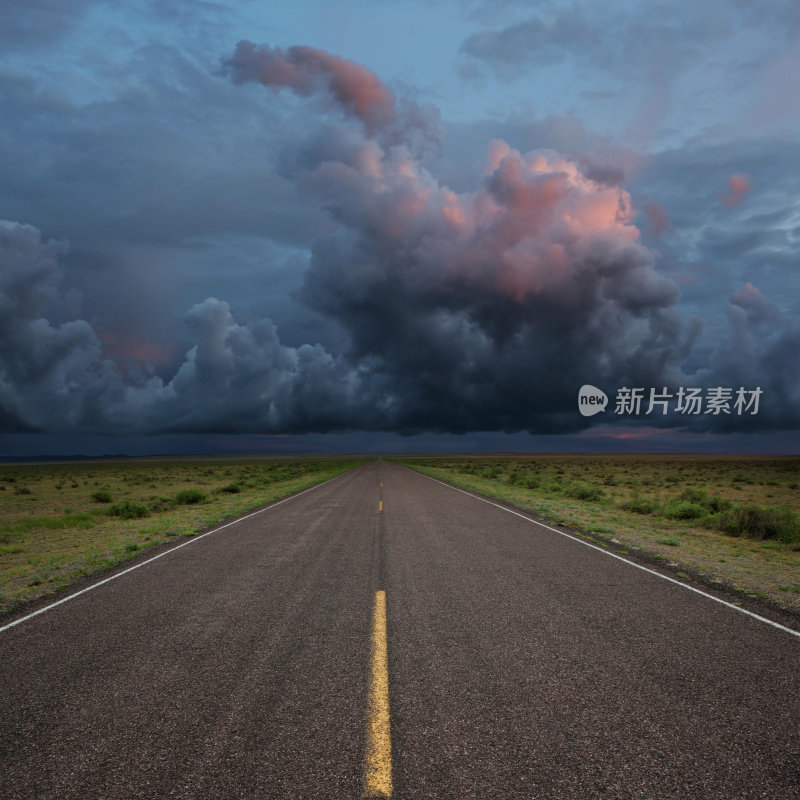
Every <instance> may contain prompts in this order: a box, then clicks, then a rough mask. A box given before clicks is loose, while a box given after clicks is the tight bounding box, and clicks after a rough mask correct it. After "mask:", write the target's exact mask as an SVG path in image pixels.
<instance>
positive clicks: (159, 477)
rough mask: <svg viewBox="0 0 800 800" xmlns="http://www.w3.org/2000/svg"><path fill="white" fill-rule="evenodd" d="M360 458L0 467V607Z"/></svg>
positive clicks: (58, 588) (320, 477) (326, 475)
mask: <svg viewBox="0 0 800 800" xmlns="http://www.w3.org/2000/svg"><path fill="white" fill-rule="evenodd" d="M359 463H363V462H362V461H358V460H355V459H349V460H348V459H336V460H334V459H320V458H313V457H309V458H294V459H279V458H260V459H258V458H250V459H244V458H238V459H237V458H223V457H219V458H197V459H189V458H183V459H176V460H161V459H150V460H144V459H131V460H124V461H123V460H120V461H102V462H101V461H86V462H72V463H60V464H24V465H23V464H19V465H12V464H9V465H0V613H1V612H4V611H8V610H10V609H12V608H13V607H14V606H15V605H17V604H18V603H20V602H22V601H26V600H31V599H34V598H37V597H40V596H42V595H44V594H48V593H50V592H56V591H63V590H64V589H65V588H66V587H67V586H68V585H69V584H70V583H71V582H73V581H74V580H75V579H77V578H80V577H82V576H85V575H92V574H94V573H97V572H100V571H102V570H104V569H107V568H109V567H113V566H115V565H117V564H119V563H121V562H122V561H124V560H126V559H129V558H132V557H133V556H136V555H138V554H140V553H141V552H142V551H143V550H146V549H147V548H150V547H154V546H156V545H160V544H163V543H164V542H168V541H174V540H177V539H178V538H180V537H185V536H194V535H196V534H197V533H199V532H200V531H202V530H204V529H207V528H210V527H212V526H214V525H216V524H218V523H219V522H221V521H222V520H224V519H227V518H230V517H235V516H237V515H239V514H242V513H244V512H246V511H248V510H250V509H253V508H257V507H258V506H261V505H264V504H265V503H268V502H270V501H272V500H275V499H276V498H279V497H283V496H286V495H289V494H292V493H293V492H296V491H299V490H301V489H304V488H307V487H309V486H312V485H314V484H316V483H320V482H322V481H324V480H327V479H328V478H332V477H334V476H335V475H339V474H341V473H342V472H344V471H346V470H348V469H350V468H351V467H354V466H356V465H357V464H359Z"/></svg>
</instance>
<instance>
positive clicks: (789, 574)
mask: <svg viewBox="0 0 800 800" xmlns="http://www.w3.org/2000/svg"><path fill="white" fill-rule="evenodd" d="M393 460H396V461H397V462H398V463H404V464H407V465H408V466H411V467H413V468H414V469H417V470H419V471H421V472H424V473H426V474H428V475H431V476H432V477H436V478H440V479H441V480H444V481H447V482H449V483H453V484H455V485H458V486H462V487H464V488H466V489H472V490H474V491H477V492H480V493H481V494H484V495H487V496H490V497H495V498H498V499H500V500H504V501H507V502H511V503H513V504H515V505H517V506H519V507H521V508H524V509H526V510H528V511H531V512H533V513H534V514H535V515H537V516H538V517H539V518H540V519H542V520H543V521H550V522H552V523H556V524H561V525H565V526H569V527H571V528H575V529H577V531H578V533H579V535H581V536H583V538H585V539H587V540H589V541H591V542H593V543H595V544H598V545H600V546H605V547H608V546H613V547H614V548H615V549H616V550H617V552H620V551H622V552H623V553H624V552H625V551H626V549H627V550H628V551H629V552H630V551H637V550H638V551H641V552H644V553H646V554H649V555H650V556H652V557H654V558H656V559H657V560H660V561H663V562H665V563H667V564H669V565H670V566H671V567H672V569H673V571H675V570H677V574H678V575H679V576H680V577H682V578H684V579H688V578H689V575H688V574H686V573H682V572H681V571H680V569H681V568H684V569H687V570H688V571H689V572H692V573H694V574H697V575H700V576H702V577H703V578H704V579H705V580H707V581H710V582H711V583H717V584H722V585H725V586H728V587H730V588H733V589H736V590H738V591H740V592H744V593H745V594H748V595H751V596H754V597H759V598H761V599H765V600H771V601H772V602H774V603H776V604H778V605H780V606H782V607H784V608H787V609H791V610H794V611H800V491H799V490H798V489H799V488H800V458H798V457H749V456H736V457H734V456H669V455H663V456H660V455H641V456H632V455H537V456H477V457H476V456H450V457H425V458H403V459H393Z"/></svg>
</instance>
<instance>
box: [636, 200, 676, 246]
mask: <svg viewBox="0 0 800 800" xmlns="http://www.w3.org/2000/svg"><path fill="white" fill-rule="evenodd" d="M642 211H644V215H645V220H646V223H647V231H648V233H649V234H650V235H651V236H654V237H659V236H660V235H661V234H662V233H671V232H672V221H671V220H670V218H669V214H667V212H666V211H665V210H664V207H663V206H662V205H661V204H660V203H657V202H653V203H647V204H646V205H644V206H642Z"/></svg>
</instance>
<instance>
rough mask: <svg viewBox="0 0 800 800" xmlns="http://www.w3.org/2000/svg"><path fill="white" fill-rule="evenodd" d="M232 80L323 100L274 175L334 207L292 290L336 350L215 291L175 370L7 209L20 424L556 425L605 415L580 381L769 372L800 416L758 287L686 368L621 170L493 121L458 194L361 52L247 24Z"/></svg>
mask: <svg viewBox="0 0 800 800" xmlns="http://www.w3.org/2000/svg"><path fill="white" fill-rule="evenodd" d="M224 74H225V75H226V76H227V79H228V82H227V83H226V84H225V90H226V91H230V92H234V93H236V92H244V91H245V90H244V89H242V88H240V87H241V85H242V84H245V83H256V84H260V85H261V86H263V87H264V89H267V90H270V91H267V92H264V94H265V95H267V96H268V97H273V98H275V94H277V93H278V92H279V91H280V90H286V91H288V92H290V93H292V94H293V95H295V96H296V97H297V98H299V99H300V100H301V104H302V103H305V102H308V104H309V106H310V108H309V110H307V111H306V110H303V111H301V112H300V113H302V114H304V115H305V116H304V119H306V118H308V119H312V115H313V114H316V115H317V118H316V119H312V121H313V124H311V125H309V126H308V128H307V129H306V130H304V132H303V133H302V135H298V136H296V137H295V140H294V141H291V142H289V141H286V140H284V141H283V142H282V146H281V148H280V149H279V154H278V155H277V156H276V157H275V164H274V170H275V171H274V173H273V172H272V171H270V172H269V176H270V180H271V181H277V180H279V181H280V185H281V186H282V187H287V188H286V189H285V191H287V193H288V196H290V197H292V198H296V197H303V198H306V200H307V203H308V205H309V208H312V209H314V210H315V212H316V210H318V209H322V210H323V213H324V214H325V215H326V224H325V225H318V226H317V227H316V228H315V230H314V235H313V241H312V243H311V246H310V252H309V256H308V260H307V263H305V264H304V268H305V273H304V275H303V278H302V286H301V288H300V289H299V290H298V292H297V293H296V301H297V302H298V303H300V304H302V305H303V307H304V308H305V309H307V310H308V311H309V313H315V314H317V315H320V317H322V318H324V319H325V320H326V321H327V323H328V324H330V325H332V326H335V327H336V328H337V330H341V331H342V332H343V335H344V342H345V344H344V346H342V347H341V348H333V347H330V345H328V346H325V345H324V344H323V343H319V342H315V341H311V342H309V343H306V344H301V345H298V346H289V345H287V344H286V343H285V342H284V341H282V340H281V337H280V332H279V330H278V329H277V326H276V325H275V324H274V322H273V321H272V320H271V319H270V318H269V317H268V316H263V315H262V316H258V315H254V314H250V315H248V316H247V318H246V319H245V318H237V313H236V312H235V310H234V307H233V305H232V304H231V303H229V302H227V301H226V299H225V297H224V296H211V297H207V298H206V299H204V300H202V301H201V302H197V303H192V304H191V306H190V307H189V308H188V310H185V313H184V315H183V328H184V335H183V342H184V345H185V346H184V347H183V349H182V351H181V352H180V354H179V356H178V358H177V361H176V365H175V367H174V369H172V370H171V371H169V374H165V372H164V369H163V368H162V369H160V370H157V369H156V367H157V366H159V365H155V364H151V363H148V355H147V354H148V353H151V352H153V351H152V350H148V346H147V343H145V342H137V341H135V340H130V341H128V340H126V343H125V347H124V349H125V351H126V352H131V353H138V354H142V356H141V357H137V358H134V359H131V360H129V361H123V360H121V359H120V358H118V357H115V354H114V352H113V350H114V347H113V346H111V345H110V339H109V337H108V336H107V335H105V334H104V332H103V331H102V330H101V329H100V328H99V327H98V326H97V324H96V323H93V322H92V321H90V319H89V318H83V316H82V312H81V310H80V298H79V297H78V296H77V295H76V294H75V293H74V292H73V293H70V292H67V291H64V290H63V288H62V286H63V284H64V276H65V269H66V268H65V266H64V265H65V263H66V262H67V258H68V245H67V243H66V241H52V240H47V239H46V235H47V231H43V232H40V231H39V230H38V229H36V228H34V227H32V226H30V225H24V224H19V223H13V222H3V223H0V311H2V314H1V315H0V333H1V334H2V336H1V337H0V425H3V426H4V428H5V429H6V430H43V431H71V430H72V431H86V432H104V431H110V430H113V431H115V432H118V433H119V432H133V433H174V432H205V433H210V432H237V433H241V432H262V433H278V432H287V433H299V432H306V431H314V432H324V431H334V430H373V431H375V430H386V431H389V430H391V431H400V432H403V433H415V432H419V431H436V432H454V433H461V432H466V431H476V430H504V431H518V430H528V431H533V432H559V431H569V430H575V429H578V428H581V427H585V426H588V425H590V424H593V423H592V422H590V421H588V420H586V419H585V418H583V417H581V416H580V415H579V414H578V413H577V410H576V408H575V397H576V393H577V389H578V387H579V386H580V385H582V384H584V383H591V384H594V385H596V386H605V387H609V388H611V387H620V386H624V385H629V386H630V385H639V386H653V387H661V386H668V387H673V388H674V387H676V386H678V385H682V384H687V381H689V379H692V380H696V381H698V383H699V384H701V385H712V384H714V383H723V384H724V385H734V384H735V385H737V386H738V385H739V382H743V383H745V384H746V385H748V386H749V385H752V384H753V382H754V380H761V377H762V373H761V372H756V371H754V369H755V368H756V367H758V368H759V369H763V370H767V372H765V373H764V374H763V379H764V386H765V390H768V391H769V393H770V397H772V398H774V401H773V405H772V409H773V411H772V412H771V413H770V414H765V415H764V416H763V424H764V425H766V426H778V425H779V424H781V423H782V424H787V423H788V424H796V422H797V412H796V411H795V409H796V408H797V407H798V406H797V402H796V400H797V397H796V389H795V388H794V387H796V386H797V385H798V381H797V380H796V377H797V376H796V359H795V361H794V362H793V363H794V369H795V371H794V372H792V368H789V369H786V368H785V367H782V366H779V365H781V364H782V359H786V358H791V357H792V356H791V352H792V348H793V347H794V348H796V346H797V344H798V343H799V341H800V334H799V333H798V330H797V328H796V326H793V325H792V324H791V323H790V322H789V321H788V319H787V317H786V316H785V315H783V314H782V313H781V312H780V311H778V310H777V309H776V308H774V307H772V306H771V305H770V304H769V302H768V301H767V300H766V299H765V298H763V297H762V296H761V293H760V292H758V290H757V289H755V287H754V286H752V285H745V286H744V288H740V289H739V290H737V292H736V293H735V294H734V295H733V296H732V297H731V300H730V303H729V306H728V309H727V314H728V326H729V327H728V333H727V335H726V336H724V337H722V338H721V340H720V344H719V345H718V346H717V347H716V348H715V349H714V351H713V353H711V355H710V356H709V358H708V360H707V363H704V364H703V365H702V366H700V367H699V368H697V369H693V371H692V373H691V374H687V373H686V372H685V371H684V365H685V364H686V362H687V359H689V358H690V356H691V355H692V352H693V348H694V346H695V343H696V341H697V338H698V336H699V334H700V324H699V322H698V321H697V320H696V319H693V318H689V317H687V316H686V315H685V314H684V313H682V312H681V311H680V310H679V307H678V302H679V299H680V290H679V287H678V285H677V283H676V282H675V281H674V280H673V279H672V278H671V277H669V276H667V275H666V274H663V273H662V272H661V271H660V270H659V269H658V268H657V263H656V258H655V254H654V251H653V250H651V249H649V248H648V247H646V246H645V245H643V244H642V241H641V235H640V231H639V228H638V227H637V224H636V219H637V216H636V215H637V208H636V207H635V206H634V203H633V200H632V197H631V195H630V193H629V192H628V191H627V190H626V188H625V186H624V179H625V175H624V172H623V171H622V170H620V169H616V168H614V167H613V166H598V165H597V164H595V163H594V162H593V161H592V160H590V159H588V158H577V157H568V156H567V155H564V154H563V153H561V152H559V151H558V150H556V149H533V150H530V151H525V150H524V149H518V148H515V147H513V146H512V145H511V144H509V143H507V142H506V141H503V140H502V139H495V140H493V141H487V142H486V144H485V149H484V160H483V167H482V171H481V174H480V175H479V176H478V177H477V179H475V180H474V181H473V182H472V184H471V185H466V181H464V182H463V183H462V185H460V186H459V187H458V188H457V189H454V188H451V187H450V186H448V185H447V183H446V182H445V181H443V180H440V179H439V178H437V177H436V175H435V174H434V171H433V168H432V167H431V158H432V152H433V149H432V148H431V144H432V143H439V142H441V136H440V131H439V129H438V125H437V117H436V114H435V113H432V112H431V111H430V110H429V109H425V108H423V107H421V106H419V105H417V104H416V103H414V102H411V101H410V100H408V99H407V98H404V97H402V96H399V95H398V94H396V93H395V92H394V91H392V90H390V89H389V88H388V87H387V86H386V85H384V84H383V83H382V82H381V81H380V79H379V78H378V77H377V76H376V75H375V74H374V73H373V72H371V71H370V70H368V69H367V68H366V67H363V66H361V65H359V64H356V63H354V62H352V61H348V60H346V59H343V58H341V57H339V56H336V55H333V54H331V53H328V52H326V51H324V50H320V49H316V48H310V47H289V48H287V49H285V50H284V49H281V48H277V47H270V46H268V45H261V46H257V45H255V44H253V43H251V42H247V41H245V42H240V43H239V45H238V46H237V47H236V50H235V52H234V54H233V55H232V57H230V58H229V59H226V60H225V61H224ZM273 90H274V93H273ZM221 93H223V90H222V89H221V88H219V87H217V88H216V89H215V96H219V94H221ZM278 99H279V98H275V100H276V102H277V101H278ZM253 135H254V134H252V131H251V132H250V136H253ZM268 135H269V129H265V132H264V136H265V137H267V136H268ZM728 174H729V175H730V173H728ZM273 175H275V176H278V177H273ZM738 185H739V184H737V186H738ZM734 188H735V187H734V186H733V185H731V184H729V189H730V190H731V191H734ZM741 193H742V192H741V191H740V195H741ZM265 194H266V192H265ZM247 199H248V203H247V208H246V209H245V211H246V215H247V220H248V226H253V227H257V221H256V217H257V216H258V214H259V213H261V214H263V216H264V220H263V225H264V227H265V228H270V226H274V225H275V221H274V219H271V218H270V217H271V216H272V214H273V213H274V209H272V208H271V206H270V205H269V204H268V203H266V204H265V205H264V207H263V208H262V210H261V211H260V212H259V208H260V206H259V204H258V203H257V202H254V199H255V198H254V195H253V194H248V198H247ZM717 205H719V202H717ZM731 208H732V212H735V211H738V209H733V207H731ZM723 210H726V209H723ZM644 212H645V214H646V215H647V218H648V219H649V222H650V226H651V228H652V230H653V232H654V233H656V234H658V233H661V232H665V231H667V230H669V224H670V219H672V214H669V215H668V214H667V211H666V210H665V209H664V208H662V206H660V205H659V204H658V203H655V202H654V203H652V204H651V205H649V206H647V207H645V208H644ZM226 213H227V214H229V215H230V216H235V213H237V212H236V211H235V210H234V211H231V210H229V211H228V212H226ZM184 308H185V307H184ZM117 349H119V347H118V348H117ZM795 352H796V349H795ZM151 360H152V359H151ZM162 367H163V365H162ZM750 367H753V369H750ZM779 376H780V377H779ZM793 376H794V377H793ZM792 381H794V383H793V382H792ZM687 385H688V384H687ZM761 419H762V418H759V424H762V423H761ZM729 422H730V421H729V420H726V421H721V420H717V419H711V418H710V417H709V418H705V417H704V418H703V419H702V420H692V421H691V422H690V423H687V422H686V421H685V420H673V419H670V420H665V421H664V424H674V425H690V424H691V425H694V426H697V425H701V426H702V425H705V426H723V425H726V424H729Z"/></svg>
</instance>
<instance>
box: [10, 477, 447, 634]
mask: <svg viewBox="0 0 800 800" xmlns="http://www.w3.org/2000/svg"><path fill="white" fill-rule="evenodd" d="M349 471H350V470H347V471H345V472H343V473H341V474H339V475H334V476H333V477H332V478H328V480H326V481H322V483H317V484H316V485H314V486H309V487H308V489H303V491H302V492H297V494H290V495H289V496H288V497H284V498H283V499H282V500H278V502H277V503H271V504H270V505H268V506H266V508H260V509H259V510H258V511H252V512H251V513H250V514H245V515H244V516H243V517H239V518H238V519H234V520H232V521H231V522H226V523H225V524H224V525H220V526H219V527H217V528H212V529H211V530H210V531H206V532H205V533H201V534H200V535H199V536H194V537H193V538H191V539H189V541H188V542H183V543H182V544H179V545H176V546H175V547H171V548H170V549H169V550H165V551H164V552H163V553H159V554H158V555H157V556H153V557H152V558H148V559H147V560H146V561H140V562H139V563H138V564H134V565H133V566H132V567H128V568H127V569H124V570H122V572H117V573H115V574H114V575H111V576H109V577H108V578H104V579H103V580H102V581H98V582H97V583H93V584H92V585H91V586H87V587H86V588H85V589H81V590H80V591H79V592H75V593H74V594H71V595H68V596H67V597H62V598H61V600H57V601H56V602H55V603H50V605H47V606H44V607H43V608H40V609H39V610H38V611H34V612H33V613H31V614H28V615H27V616H24V617H20V618H19V619H15V620H14V621H13V622H9V623H8V624H6V625H3V626H2V627H0V633H2V632H3V631H7V630H8V629H9V628H13V627H14V626H15V625H19V624H20V623H21V622H25V621H27V620H29V619H31V618H33V617H36V616H38V615H39V614H44V612H45V611H50V609H51V608H55V607H56V606H60V605H61V604H62V603H67V602H69V601H70V600H74V599H75V598H76V597H80V595H82V594H86V592H91V591H92V589H96V588H97V587H98V586H102V585H103V584H104V583H108V582H109V581H114V580H116V579H117V578H121V577H122V576H123V575H127V574H128V573H129V572H133V571H134V570H135V569H139V567H143V566H145V564H151V563H152V562H153V561H157V560H158V559H159V558H163V557H164V556H168V555H169V554H170V553H174V552H175V551H176V550H180V549H181V547H186V546H187V545H190V544H194V543H195V542H199V541H200V539H204V538H205V537H206V536H211V534H212V533H216V532H217V531H221V530H222V529H223V528H229V527H230V526H231V525H236V523H237V522H243V521H244V520H246V519H250V517H255V516H256V515H257V514H263V513H264V512H265V511H269V510H270V509H272V508H275V506H279V505H281V504H282V503H286V502H288V501H289V500H294V499H295V498H296V497H300V495H302V494H306V492H312V491H314V489H319V487H320V486H324V485H325V484H326V483H330V482H331V481H335V480H336V479H337V478H341V477H342V475H346V474H347V472H349ZM445 485H446V484H445Z"/></svg>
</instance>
